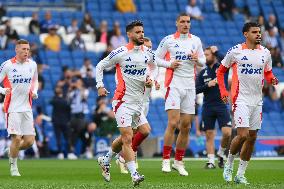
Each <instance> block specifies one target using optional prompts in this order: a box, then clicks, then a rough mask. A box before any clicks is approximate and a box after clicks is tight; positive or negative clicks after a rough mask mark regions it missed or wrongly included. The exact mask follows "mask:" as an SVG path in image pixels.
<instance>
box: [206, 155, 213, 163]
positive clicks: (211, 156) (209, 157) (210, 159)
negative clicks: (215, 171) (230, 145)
mask: <svg viewBox="0 0 284 189" xmlns="http://www.w3.org/2000/svg"><path fill="white" fill-rule="evenodd" d="M207 157H208V162H209V163H212V164H214V165H215V154H208V155H207Z"/></svg>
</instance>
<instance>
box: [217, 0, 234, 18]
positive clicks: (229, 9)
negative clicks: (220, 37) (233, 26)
mask: <svg viewBox="0 0 284 189" xmlns="http://www.w3.org/2000/svg"><path fill="white" fill-rule="evenodd" d="M218 6H219V12H220V14H221V15H222V16H223V17H224V19H225V20H233V9H234V8H235V1H234V0H219V3H218Z"/></svg>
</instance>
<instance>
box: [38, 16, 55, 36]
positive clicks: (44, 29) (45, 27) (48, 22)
mask: <svg viewBox="0 0 284 189" xmlns="http://www.w3.org/2000/svg"><path fill="white" fill-rule="evenodd" d="M55 25H56V23H55V22H54V21H53V20H52V15H51V12H50V11H46V12H45V16H44V20H43V21H41V22H40V32H41V33H48V32H49V28H50V26H55Z"/></svg>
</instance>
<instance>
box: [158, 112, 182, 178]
mask: <svg viewBox="0 0 284 189" xmlns="http://www.w3.org/2000/svg"><path fill="white" fill-rule="evenodd" d="M167 113H168V126H167V128H166V131H165V134H164V146H163V162H162V171H163V172H166V173H167V172H171V166H170V158H171V152H172V145H173V143H174V140H175V135H174V132H175V130H176V128H178V124H179V121H180V111H179V110H168V111H167Z"/></svg>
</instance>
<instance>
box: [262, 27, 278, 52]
mask: <svg viewBox="0 0 284 189" xmlns="http://www.w3.org/2000/svg"><path fill="white" fill-rule="evenodd" d="M263 43H264V46H266V47H267V48H275V47H278V40H277V37H276V33H275V30H274V28H273V27H270V28H268V31H267V32H266V33H265V36H264V39H263Z"/></svg>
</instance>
